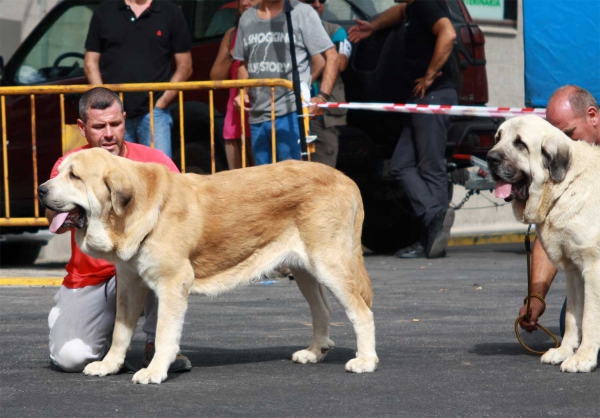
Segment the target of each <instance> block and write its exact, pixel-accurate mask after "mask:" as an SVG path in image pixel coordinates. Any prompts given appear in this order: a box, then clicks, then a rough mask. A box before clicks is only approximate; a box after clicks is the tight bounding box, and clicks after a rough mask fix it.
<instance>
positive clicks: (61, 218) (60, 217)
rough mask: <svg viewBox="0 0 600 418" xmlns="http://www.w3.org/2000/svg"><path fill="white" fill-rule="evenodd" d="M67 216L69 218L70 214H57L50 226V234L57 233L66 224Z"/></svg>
mask: <svg viewBox="0 0 600 418" xmlns="http://www.w3.org/2000/svg"><path fill="white" fill-rule="evenodd" d="M67 216H69V212H61V213H57V214H56V216H55V217H54V219H52V223H51V224H50V232H52V233H55V232H56V231H58V228H60V227H61V226H62V224H63V223H65V219H67Z"/></svg>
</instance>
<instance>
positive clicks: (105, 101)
mask: <svg viewBox="0 0 600 418" xmlns="http://www.w3.org/2000/svg"><path fill="white" fill-rule="evenodd" d="M115 101H116V102H117V103H118V104H119V106H120V107H121V113H122V112H124V111H125V109H124V108H123V102H122V101H121V99H120V98H119V95H118V94H117V93H115V92H114V91H112V90H109V89H107V88H105V87H94V88H93V89H89V90H88V91H86V92H85V93H84V94H83V96H81V99H79V118H80V119H81V120H82V121H83V123H86V122H87V112H88V109H100V110H104V109H106V108H107V107H110V106H112V104H113V103H114V102H115Z"/></svg>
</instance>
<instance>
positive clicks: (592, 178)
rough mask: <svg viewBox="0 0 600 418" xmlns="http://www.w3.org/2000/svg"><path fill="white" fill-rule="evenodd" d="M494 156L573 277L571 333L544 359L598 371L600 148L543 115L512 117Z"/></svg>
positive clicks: (521, 210) (500, 177)
mask: <svg viewBox="0 0 600 418" xmlns="http://www.w3.org/2000/svg"><path fill="white" fill-rule="evenodd" d="M496 141H497V144H496V146H495V147H494V148H492V150H491V151H490V152H489V154H488V164H489V167H490V169H491V171H492V175H493V176H494V178H495V179H496V196H497V197H499V198H504V199H505V200H506V201H512V205H513V211H514V214H515V217H516V218H517V219H518V220H519V221H521V222H523V223H526V224H535V226H536V232H537V236H538V238H539V239H540V240H541V243H542V245H543V247H544V249H545V250H546V252H547V253H548V256H549V257H550V260H552V262H553V263H554V265H556V266H557V267H558V268H560V269H563V270H564V271H565V272H566V275H567V313H566V320H565V336H564V338H563V340H562V343H561V345H560V347H559V348H552V349H550V350H548V351H547V352H546V353H545V354H544V355H543V356H542V363H549V364H560V363H562V364H561V366H560V370H561V371H563V372H591V371H593V370H594V369H595V368H596V365H597V361H598V349H599V348H600V148H599V147H595V146H593V145H590V144H588V143H586V142H584V141H572V140H571V139H569V138H568V137H567V136H566V135H565V134H564V133H562V132H561V131H560V130H559V129H557V128H555V127H553V126H552V125H550V124H549V123H548V122H546V121H545V120H543V119H541V118H539V117H537V116H522V117H517V118H513V119H510V120H508V121H506V122H504V123H503V124H502V125H501V126H500V128H499V129H498V133H497V134H496Z"/></svg>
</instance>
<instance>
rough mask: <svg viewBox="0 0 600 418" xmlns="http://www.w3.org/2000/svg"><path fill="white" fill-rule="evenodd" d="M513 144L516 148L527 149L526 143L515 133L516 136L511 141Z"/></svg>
mask: <svg viewBox="0 0 600 418" xmlns="http://www.w3.org/2000/svg"><path fill="white" fill-rule="evenodd" d="M513 145H514V146H515V148H516V149H518V150H522V151H527V145H525V142H523V141H522V140H521V137H520V136H519V135H517V137H516V138H515V140H514V141H513Z"/></svg>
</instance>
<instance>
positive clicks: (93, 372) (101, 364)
mask: <svg viewBox="0 0 600 418" xmlns="http://www.w3.org/2000/svg"><path fill="white" fill-rule="evenodd" d="M119 370H121V364H119V363H116V362H110V361H106V359H104V360H102V361H95V362H93V363H90V364H88V365H87V366H85V369H83V374H85V375H87V376H106V375H109V374H115V373H118V372H119Z"/></svg>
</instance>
